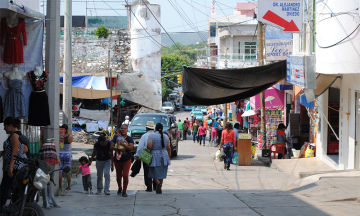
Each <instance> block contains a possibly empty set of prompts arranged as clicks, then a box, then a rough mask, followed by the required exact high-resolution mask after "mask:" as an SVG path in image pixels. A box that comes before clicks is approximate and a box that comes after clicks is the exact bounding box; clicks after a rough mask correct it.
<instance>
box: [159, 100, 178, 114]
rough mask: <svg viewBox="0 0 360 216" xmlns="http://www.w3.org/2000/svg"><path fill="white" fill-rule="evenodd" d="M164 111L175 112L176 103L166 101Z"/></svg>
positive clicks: (163, 105)
mask: <svg viewBox="0 0 360 216" xmlns="http://www.w3.org/2000/svg"><path fill="white" fill-rule="evenodd" d="M162 111H164V112H166V113H174V112H175V105H174V103H173V102H170V101H166V102H163V103H162Z"/></svg>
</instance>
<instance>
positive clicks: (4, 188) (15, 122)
mask: <svg viewBox="0 0 360 216" xmlns="http://www.w3.org/2000/svg"><path fill="white" fill-rule="evenodd" d="M20 127H21V124H20V120H19V119H16V118H14V117H7V118H6V119H5V120H4V130H5V132H6V133H7V134H10V135H9V137H8V138H7V139H6V140H5V141H4V144H3V147H4V149H3V151H0V157H3V160H4V161H3V169H2V170H1V172H3V178H2V182H1V190H0V191H1V195H0V214H1V213H2V209H3V206H4V205H5V204H6V201H7V199H8V190H9V189H12V188H13V182H14V179H15V176H16V174H17V173H18V171H19V170H20V169H21V168H22V167H24V166H25V164H24V163H23V162H21V161H19V160H15V157H14V156H15V155H16V156H18V157H21V158H22V157H23V155H24V153H26V152H27V151H28V148H27V147H26V146H25V145H24V144H22V143H20V140H19V137H20V136H21V135H22V134H21V132H20V129H21V128H20Z"/></svg>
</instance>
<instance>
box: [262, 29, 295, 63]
mask: <svg viewBox="0 0 360 216" xmlns="http://www.w3.org/2000/svg"><path fill="white" fill-rule="evenodd" d="M265 50H266V61H279V60H285V59H286V56H288V55H292V52H293V44H292V34H291V33H282V31H281V30H280V29H278V28H275V27H273V26H269V25H267V26H266V28H265Z"/></svg>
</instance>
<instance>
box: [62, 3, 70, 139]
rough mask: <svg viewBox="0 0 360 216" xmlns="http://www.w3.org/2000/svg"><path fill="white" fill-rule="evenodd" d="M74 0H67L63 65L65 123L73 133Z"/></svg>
mask: <svg viewBox="0 0 360 216" xmlns="http://www.w3.org/2000/svg"><path fill="white" fill-rule="evenodd" d="M71 33H72V0H65V13H64V65H63V75H64V81H63V124H67V125H68V126H69V132H70V133H71V126H72V124H71V122H72V56H71Z"/></svg>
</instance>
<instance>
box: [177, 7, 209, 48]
mask: <svg viewBox="0 0 360 216" xmlns="http://www.w3.org/2000/svg"><path fill="white" fill-rule="evenodd" d="M174 2H175V3H176V4H177V5H178V7H179V8H180V10H181V11H182V13H183V14H184V15H185V17H186V18H187V19H188V20H189V22H190V23H191V25H192V26H193V27H192V29H193V30H194V31H197V32H198V34H199V36H200V38H201V39H202V40H203V41H206V39H204V36H203V35H201V34H200V32H199V30H198V29H197V30H196V26H195V24H194V23H193V22H192V21H191V19H190V18H189V17H188V16H187V14H186V13H185V11H184V10H183V9H182V7H181V6H180V4H179V3H178V2H177V0H174ZM188 24H189V23H188ZM196 24H197V23H196ZM191 25H190V24H189V26H190V27H191Z"/></svg>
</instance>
